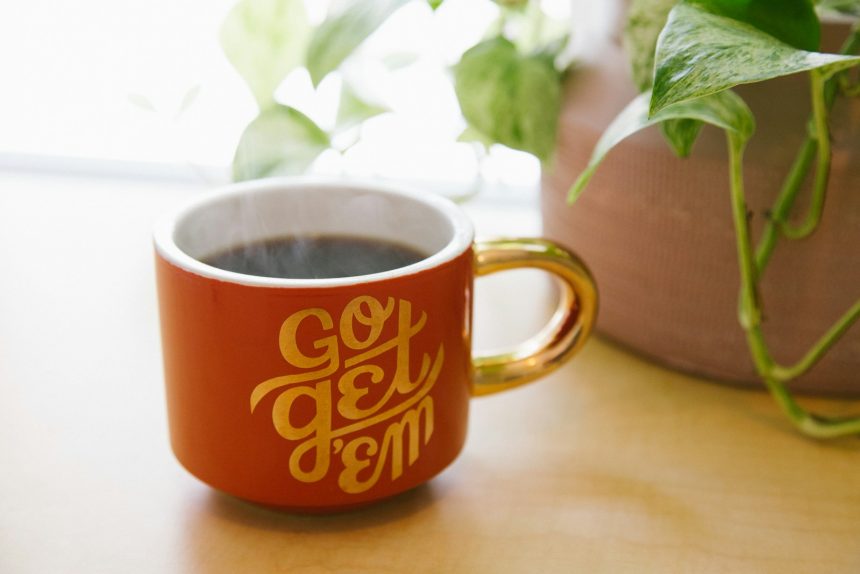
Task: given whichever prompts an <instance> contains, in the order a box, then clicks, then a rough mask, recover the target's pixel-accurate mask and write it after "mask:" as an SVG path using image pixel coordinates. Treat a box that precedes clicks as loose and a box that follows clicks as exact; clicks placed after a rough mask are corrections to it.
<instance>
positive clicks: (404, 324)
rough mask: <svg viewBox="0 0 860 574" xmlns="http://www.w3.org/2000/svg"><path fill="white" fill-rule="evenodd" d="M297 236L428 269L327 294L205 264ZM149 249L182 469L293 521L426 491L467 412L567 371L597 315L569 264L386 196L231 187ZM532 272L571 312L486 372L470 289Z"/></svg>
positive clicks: (266, 184) (563, 311)
mask: <svg viewBox="0 0 860 574" xmlns="http://www.w3.org/2000/svg"><path fill="white" fill-rule="evenodd" d="M286 236H323V237H324V236H357V237H363V238H370V239H372V240H380V241H386V242H396V243H398V244H401V245H405V246H407V247H410V248H412V249H414V250H418V251H420V252H421V253H423V254H424V255H426V257H424V258H423V259H421V260H420V261H418V262H416V263H412V264H408V265H405V266H402V267H399V268H396V269H390V270H387V271H382V272H378V273H372V274H367V275H357V276H350V277H334V278H321V279H294V278H277V277H275V278H273V277H263V276H254V275H248V274H242V273H236V272H232V271H227V270H223V269H219V268H216V267H213V266H212V265H208V264H207V263H204V261H205V260H207V258H208V257H210V256H211V255H212V254H213V253H218V252H223V251H225V250H228V249H230V248H231V247H235V246H236V245H239V244H250V243H253V242H259V241H262V240H271V239H276V238H280V237H286ZM154 239H155V251H156V275H157V283H158V298H159V307H160V316H161V332H162V345H163V356H164V372H165V383H166V395H167V407H168V420H169V425H170V438H171V445H172V448H173V452H174V453H175V455H176V457H177V458H178V460H179V461H180V462H181V463H182V464H183V465H184V466H185V468H186V469H187V470H188V471H189V472H190V473H191V474H193V475H194V476H196V477H197V478H199V479H200V480H202V481H203V482H205V483H207V484H209V485H210V486H211V487H213V488H215V489H217V490H220V491H223V492H226V493H229V494H232V495H235V496H237V497H240V498H243V499H246V500H249V501H253V502H256V503H261V504H264V505H269V506H275V507H280V508H285V509H290V510H295V511H309V512H326V511H336V510H344V509H348V508H353V507H358V506H362V505H365V504H367V503H370V502H372V501H376V500H379V499H383V498H387V497H390V496H392V495H395V494H398V493H400V492H403V491H406V490H409V489H411V488H413V487H415V486H417V485H419V484H422V483H424V482H426V481H427V480H429V479H430V478H432V477H433V476H434V475H436V474H438V473H439V472H440V471H442V470H443V469H444V468H445V467H446V466H448V465H449V464H450V463H451V462H452V461H453V460H454V459H455V458H456V456H457V455H458V453H459V452H460V450H461V448H462V446H463V443H464V440H465V438H466V423H467V416H468V410H469V400H470V398H471V397H473V396H476V395H486V394H490V393H494V392H497V391H500V390H504V389H508V388H511V387H515V386H517V385H521V384H523V383H526V382H529V381H531V380H533V379H535V378H537V377H540V376H542V375H544V374H546V373H548V372H549V371H551V370H553V369H554V368H556V367H558V366H559V365H561V364H562V363H563V362H564V361H565V360H567V359H568V358H570V357H571V356H572V355H573V354H574V353H576V352H577V351H578V350H579V349H580V348H581V347H582V345H583V343H584V342H585V340H586V338H587V337H588V335H589V332H590V331H591V328H592V325H593V323H594V319H595V314H596V312H597V292H596V288H595V284H594V282H593V280H592V278H591V276H590V274H589V272H588V270H587V269H586V267H585V266H584V265H583V264H582V262H581V261H580V260H579V259H578V258H577V257H576V256H575V255H574V254H572V253H570V252H569V251H567V250H566V249H565V248H563V247H561V246H559V245H557V244H555V243H552V242H549V241H545V240H541V239H499V240H494V241H485V242H482V241H479V242H474V240H473V228H472V224H471V222H470V220H469V219H468V217H467V216H466V215H465V214H464V213H463V212H462V211H461V210H460V209H459V208H458V207H457V206H456V205H454V204H453V203H452V202H450V201H448V200H447V199H444V198H442V197H439V196H437V195H433V194H430V193H417V192H413V191H408V190H400V189H391V188H388V187H386V186H383V185H378V184H370V185H360V184H354V183H348V182H342V181H320V180H309V179H269V180H261V181H255V182H250V183H243V184H238V185H233V186H230V187H228V188H226V189H224V190H222V191H219V192H214V193H207V194H205V195H203V196H201V197H199V198H196V199H194V200H193V201H191V202H190V203H188V204H186V205H185V206H183V207H181V208H180V209H178V210H177V211H175V212H174V213H172V214H170V215H168V216H167V217H165V218H164V219H162V220H161V221H160V222H159V223H158V225H157V227H156V230H155V234H154ZM523 267H530V268H538V269H542V270H545V271H548V272H550V273H551V274H553V275H554V276H555V277H557V278H558V280H559V281H558V283H559V284H560V286H561V289H560V297H559V304H558V309H557V310H556V312H555V314H554V315H553V317H552V319H550V321H549V323H548V324H547V325H546V327H545V328H544V329H543V330H542V331H541V332H539V333H538V334H537V335H535V336H534V337H532V338H531V339H529V340H527V341H525V342H524V343H523V344H521V345H520V346H518V347H517V348H515V349H513V350H511V351H509V352H505V353H503V354H496V355H490V356H482V355H478V356H473V354H472V343H471V338H472V296H473V279H474V277H475V276H476V275H486V274H489V273H495V272H497V271H502V270H507V269H514V268H523ZM523 296H524V295H522V294H514V295H512V297H523Z"/></svg>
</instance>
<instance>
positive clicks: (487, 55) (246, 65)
mask: <svg viewBox="0 0 860 574" xmlns="http://www.w3.org/2000/svg"><path fill="white" fill-rule="evenodd" d="M468 1H472V0H468ZM484 1H485V2H486V1H487V0H484ZM449 2H450V0H449ZM493 2H494V3H495V5H496V8H497V11H498V18H497V19H496V21H495V22H493V23H492V24H491V25H490V26H489V29H488V30H486V32H485V34H484V38H483V39H482V40H481V41H479V42H478V43H476V44H475V45H474V46H471V47H469V49H467V50H466V51H465V52H464V53H463V54H462V57H461V59H460V61H459V63H458V64H457V65H456V66H454V67H453V69H452V72H453V73H452V76H453V80H454V87H455V91H456V93H457V98H458V101H459V103H460V106H461V109H462V112H463V115H464V116H465V118H466V120H467V122H468V127H467V128H466V129H465V130H464V131H463V133H462V134H461V135H460V138H459V139H460V141H469V142H474V143H477V144H480V145H481V146H484V147H486V146H489V145H490V144H502V145H505V146H508V147H511V148H514V149H517V150H522V151H526V152H529V153H531V154H534V155H536V156H537V157H539V158H540V159H542V160H545V161H546V160H549V158H550V157H551V155H552V152H553V150H554V147H555V136H556V125H557V119H558V113H559V108H560V103H561V86H562V80H563V77H564V72H565V70H566V68H567V67H568V64H567V63H564V62H562V60H561V58H559V56H560V54H561V53H562V50H563V49H564V47H565V46H566V44H567V40H568V36H569V33H568V32H569V25H568V22H565V21H559V20H558V19H554V18H551V17H550V16H548V15H547V14H545V13H544V12H543V11H542V10H541V8H540V3H539V2H538V1H536V0H532V1H529V0H493ZM442 3H443V1H442V0H332V2H331V4H330V6H329V10H328V13H327V15H326V17H325V19H324V20H323V21H322V22H321V23H320V24H319V25H317V26H312V25H311V24H310V22H309V19H308V15H307V13H306V10H305V2H304V0H239V1H238V2H237V3H236V4H235V5H234V6H233V8H232V10H231V11H230V12H229V13H228V14H227V16H226V18H225V20H224V22H223V24H222V27H221V34H220V39H221V46H222V49H223V50H224V53H225V54H226V56H227V58H228V60H229V61H230V62H231V63H232V64H233V66H234V67H235V68H236V70H237V71H238V72H239V74H240V75H241V76H242V78H243V79H244V80H245V83H246V84H247V86H248V88H249V89H250V91H251V93H252V94H253V95H254V98H255V100H256V102H257V106H258V114H257V116H256V117H255V118H254V119H253V120H252V121H251V122H250V123H249V124H248V126H247V127H246V128H245V130H244V132H243V133H242V136H241V138H240V141H239V143H238V146H237V148H236V153H235V155H234V159H233V177H234V179H237V180H243V179H254V178H260V177H268V176H272V175H279V174H291V173H301V172H303V171H305V170H306V169H307V168H308V167H309V166H310V165H311V164H312V163H313V162H314V160H315V159H316V158H317V157H318V156H319V155H320V154H321V153H322V152H324V151H326V150H328V149H335V150H338V151H345V148H348V147H350V146H351V145H353V144H354V143H355V141H354V139H352V138H340V137H338V136H340V135H341V134H343V133H345V132H347V131H350V130H351V131H353V132H354V131H355V130H352V128H354V127H355V126H356V125H358V124H361V123H362V122H364V121H365V120H367V119H370V118H372V117H374V116H376V115H379V114H382V113H385V112H387V111H389V110H387V108H386V107H385V106H383V105H380V104H379V103H376V102H372V101H368V100H366V99H365V98H363V97H362V95H361V90H360V89H357V88H358V87H359V86H355V85H352V84H351V83H350V82H349V81H347V80H344V81H343V82H342V91H341V95H340V102H339V108H338V111H337V120H336V121H335V124H334V125H333V126H331V127H328V128H327V129H324V128H323V127H321V126H320V125H319V124H317V123H316V122H314V121H313V120H312V119H311V118H310V117H308V115H307V114H305V113H303V112H302V111H300V110H299V109H297V108H295V107H292V106H289V105H285V104H283V103H282V102H279V101H278V99H277V98H276V91H277V88H278V86H279V85H280V84H281V83H282V81H283V80H284V79H285V77H286V76H287V75H288V74H290V73H291V72H292V71H293V70H295V69H296V68H299V67H304V68H305V69H306V70H307V72H308V74H309V76H310V79H311V81H312V83H313V85H314V87H317V86H319V84H320V82H322V80H323V79H324V78H325V77H326V76H328V75H329V74H330V73H332V72H337V71H338V70H340V69H341V68H342V65H343V64H344V62H345V61H347V60H348V59H349V58H350V57H351V56H353V55H354V53H355V52H356V51H357V49H358V48H359V47H360V46H361V45H362V44H363V43H364V42H365V40H366V39H367V38H368V37H369V36H370V35H371V34H372V33H373V32H375V31H376V30H377V29H378V28H379V27H380V26H381V25H382V24H383V23H384V22H385V21H386V20H388V19H389V17H390V16H391V15H392V14H394V13H395V12H396V11H398V10H400V9H401V8H403V7H404V6H406V5H407V4H419V5H423V6H424V7H425V8H426V9H427V11H428V12H430V11H435V10H436V9H437V8H439V7H440V5H442ZM452 4H454V3H452ZM443 40H444V38H442V39H440V41H443ZM344 77H345V76H344ZM344 139H346V141H347V143H346V144H343V140H344Z"/></svg>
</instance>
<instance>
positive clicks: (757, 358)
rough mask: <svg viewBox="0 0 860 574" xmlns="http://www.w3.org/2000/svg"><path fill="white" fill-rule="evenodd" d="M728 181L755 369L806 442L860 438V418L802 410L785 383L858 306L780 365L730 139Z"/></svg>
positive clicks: (738, 145) (744, 321) (737, 143)
mask: <svg viewBox="0 0 860 574" xmlns="http://www.w3.org/2000/svg"><path fill="white" fill-rule="evenodd" d="M727 139H728V147H729V175H730V184H731V203H732V220H733V222H734V226H735V237H736V239H737V252H738V266H739V271H740V278H741V290H740V292H741V300H740V317H739V318H740V323H741V326H743V328H744V331H745V332H746V337H747V344H748V346H749V348H750V354H751V355H752V359H753V363H754V364H755V368H756V371H757V372H758V374H759V376H760V377H762V379H763V380H764V383H765V385H766V386H767V388H768V390H769V391H770V393H771V395H772V396H773V398H774V400H775V401H776V403H777V404H778V405H779V407H780V409H781V410H782V411H783V413H785V415H786V416H787V417H788V418H789V420H791V422H792V423H793V424H794V425H795V427H796V428H797V429H798V430H800V431H801V432H802V433H804V434H806V435H807V436H811V437H815V438H834V437H839V436H845V435H850V434H858V433H860V417H846V418H826V417H822V416H819V415H816V414H813V413H809V412H808V411H806V410H805V409H804V408H803V407H801V406H800V405H799V404H798V403H797V402H796V401H795V400H794V397H793V396H792V395H791V393H790V392H789V391H788V389H787V388H786V387H785V385H784V384H783V382H784V381H788V380H790V379H793V378H794V377H796V376H798V375H800V374H802V373H803V372H805V371H806V370H808V369H809V368H810V367H812V365H814V364H815V363H816V362H817V361H818V360H819V359H820V358H821V357H822V356H823V355H824V354H825V353H826V352H827V350H828V349H829V348H830V347H831V346H832V345H833V344H834V343H835V342H836V341H837V340H838V339H839V337H840V336H842V334H843V333H844V332H845V331H846V330H848V328H849V327H850V326H851V325H852V323H853V322H854V321H855V320H857V318H858V317H860V301H858V302H857V303H855V304H854V306H853V307H852V308H851V309H849V310H848V312H847V313H846V314H845V315H843V317H842V318H841V319H840V320H839V321H837V322H836V324H835V325H833V327H831V328H830V330H829V331H828V332H827V333H826V334H825V335H824V336H823V337H822V338H821V339H820V340H819V341H818V342H817V343H816V344H815V345H814V346H813V347H812V349H810V351H809V352H808V353H807V354H806V355H805V356H804V357H803V358H802V359H801V360H800V361H798V363H797V364H796V365H794V366H792V367H788V368H786V367H783V366H781V365H779V364H777V363H776V362H775V361H774V360H773V358H772V357H771V355H770V352H769V351H768V348H767V343H766V341H765V339H764V333H763V332H762V329H761V308H760V306H759V302H758V293H757V282H758V274H759V271H758V268H757V266H756V261H755V256H754V254H753V248H752V240H751V239H750V229H749V220H748V219H747V206H746V199H745V193H744V179H743V152H744V142H743V141H741V140H740V139H739V138H738V137H737V136H735V135H734V134H728V135H727Z"/></svg>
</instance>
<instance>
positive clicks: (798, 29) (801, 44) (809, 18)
mask: <svg viewBox="0 0 860 574" xmlns="http://www.w3.org/2000/svg"><path fill="white" fill-rule="evenodd" d="M686 3H687V4H690V5H695V6H698V7H700V8H702V9H703V10H705V11H706V12H710V13H711V14H716V15H718V16H724V17H726V18H731V19H732V20H737V21H739V22H744V23H745V24H749V25H750V26H753V27H754V28H758V29H759V30H761V31H762V32H764V33H765V34H768V35H770V36H773V37H774V38H776V39H777V40H780V41H782V42H784V43H786V44H788V45H789V46H793V47H795V48H797V49H799V50H808V51H813V52H814V51H815V50H818V47H819V45H820V44H821V24H820V22H819V21H818V15H816V13H815V7H814V6H813V3H812V1H811V0H686Z"/></svg>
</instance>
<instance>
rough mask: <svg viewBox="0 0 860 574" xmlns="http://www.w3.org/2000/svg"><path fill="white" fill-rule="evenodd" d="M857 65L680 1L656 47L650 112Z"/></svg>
mask: <svg viewBox="0 0 860 574" xmlns="http://www.w3.org/2000/svg"><path fill="white" fill-rule="evenodd" d="M858 63H860V57H857V56H840V55H836V54H822V53H819V52H807V51H804V50H798V49H796V48H793V47H791V46H789V45H788V44H785V43H784V42H780V41H779V40H777V39H776V38H774V37H773V36H770V35H768V34H765V33H764V32H762V31H761V30H759V29H757V28H754V27H753V26H751V25H749V24H746V23H744V22H740V21H738V20H733V19H731V18H727V17H725V16H720V15H717V14H712V13H710V12H708V11H706V10H704V9H703V8H702V7H700V6H698V5H694V4H692V3H687V2H685V3H682V4H679V5H678V6H675V8H673V9H672V11H671V12H670V14H669V19H668V21H667V23H666V27H665V28H664V29H663V32H662V33H661V34H660V39H659V41H658V43H657V56H656V69H655V74H654V89H653V97H652V99H651V113H652V114H654V113H656V112H658V111H660V110H661V109H663V108H665V107H667V106H670V105H672V104H675V103H678V102H683V101H686V100H690V99H693V98H698V97H701V96H706V95H708V94H714V93H717V92H719V91H721V90H725V89H727V88H731V87H733V86H736V85H738V84H748V83H753V82H759V81H762V80H768V79H771V78H776V77H780V76H787V75H789V74H794V73H797V72H803V71H808V70H813V69H817V68H823V69H824V72H825V74H832V73H835V72H837V71H839V70H842V69H845V68H848V67H851V66H854V65H856V64H858Z"/></svg>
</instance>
